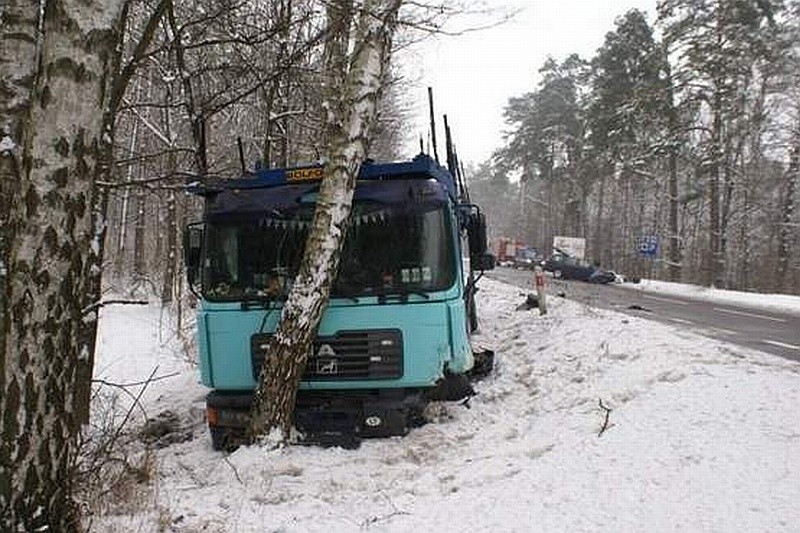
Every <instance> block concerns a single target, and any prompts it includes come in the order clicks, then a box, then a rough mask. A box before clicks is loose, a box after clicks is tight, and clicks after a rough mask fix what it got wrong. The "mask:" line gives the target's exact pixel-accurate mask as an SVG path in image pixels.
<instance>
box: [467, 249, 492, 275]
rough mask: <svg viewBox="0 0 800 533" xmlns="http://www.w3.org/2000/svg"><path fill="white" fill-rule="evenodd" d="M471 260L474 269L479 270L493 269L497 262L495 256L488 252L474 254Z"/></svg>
mask: <svg viewBox="0 0 800 533" xmlns="http://www.w3.org/2000/svg"><path fill="white" fill-rule="evenodd" d="M469 261H470V265H471V266H472V270H479V271H481V272H482V271H484V270H492V269H493V268H494V264H495V260H494V256H493V255H492V254H488V253H483V254H480V255H474V256H472V257H471V258H470V260H469Z"/></svg>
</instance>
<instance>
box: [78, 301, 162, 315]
mask: <svg viewBox="0 0 800 533" xmlns="http://www.w3.org/2000/svg"><path fill="white" fill-rule="evenodd" d="M149 303H150V302H148V301H147V300H102V301H100V302H95V303H93V304H91V305H87V306H86V307H84V308H83V309H82V310H81V316H86V315H88V314H89V313H91V312H92V311H96V310H98V309H100V308H101V307H105V306H107V305H147V304H149Z"/></svg>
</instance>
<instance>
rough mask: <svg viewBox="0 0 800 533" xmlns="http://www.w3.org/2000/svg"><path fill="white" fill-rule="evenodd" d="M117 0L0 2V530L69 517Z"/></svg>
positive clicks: (53, 524) (49, 526) (54, 525)
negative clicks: (0, 125) (0, 128)
mask: <svg viewBox="0 0 800 533" xmlns="http://www.w3.org/2000/svg"><path fill="white" fill-rule="evenodd" d="M121 4H122V2H121V0H44V1H42V2H39V1H38V0H36V1H30V0H12V1H11V2H10V3H6V4H5V5H4V7H2V8H0V16H1V17H2V26H0V121H2V123H4V124H5V126H4V135H3V139H2V141H0V180H2V181H0V199H2V201H4V202H5V203H6V205H4V206H3V207H4V209H3V210H0V213H2V216H3V219H4V220H3V221H2V222H3V225H2V226H3V235H2V237H3V244H2V250H0V253H2V256H1V257H0V260H1V262H2V265H0V271H3V272H5V275H4V276H3V279H2V281H3V287H2V294H0V299H2V301H3V303H2V305H0V313H1V314H0V413H2V418H0V530H1V531H44V530H48V531H76V530H80V522H79V514H78V511H77V508H76V506H75V505H74V503H73V500H72V492H73V480H72V473H71V468H72V465H73V459H74V454H75V447H76V442H77V435H78V432H79V430H80V425H81V421H82V420H84V419H85V417H86V413H88V405H87V401H88V395H87V394H85V391H87V390H88V389H89V382H88V381H89V379H90V373H87V371H86V369H87V368H88V364H89V362H90V361H91V356H92V352H93V349H94V337H95V332H96V317H97V306H96V305H95V303H94V302H93V298H92V296H93V294H92V293H93V290H94V288H95V285H96V282H97V280H98V279H99V273H98V272H96V269H97V264H98V255H99V253H100V252H99V250H100V246H99V242H98V241H97V239H96V235H97V233H98V231H99V230H100V228H98V227H96V219H95V214H96V213H95V211H94V209H93V208H94V207H95V205H96V204H95V202H96V200H97V197H98V196H97V194H96V189H95V184H94V180H95V175H96V172H98V168H99V166H100V161H101V158H102V157H103V151H104V150H105V149H106V148H107V147H108V139H110V132H108V131H103V124H104V112H105V111H106V110H107V109H108V101H109V98H108V90H107V89H108V86H109V85H108V83H109V79H110V76H111V75H112V72H111V71H112V63H113V58H114V51H115V47H114V45H115V43H116V32H117V26H116V23H117V21H118V18H119V14H120V12H121ZM39 17H42V18H41V20H40V18H39ZM76 95H80V97H76ZM6 207H7V209H5V208H6Z"/></svg>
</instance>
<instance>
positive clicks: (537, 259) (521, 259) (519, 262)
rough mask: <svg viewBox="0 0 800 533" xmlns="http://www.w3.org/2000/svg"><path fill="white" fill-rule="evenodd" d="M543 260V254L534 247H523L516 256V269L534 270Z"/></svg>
mask: <svg viewBox="0 0 800 533" xmlns="http://www.w3.org/2000/svg"><path fill="white" fill-rule="evenodd" d="M542 259H543V256H542V253H541V252H540V251H539V250H537V249H536V248H533V247H532V246H523V247H520V248H518V249H517V253H516V255H515V256H514V262H513V265H514V268H524V269H528V270H533V268H534V267H535V266H536V265H538V264H540V263H541V261H542Z"/></svg>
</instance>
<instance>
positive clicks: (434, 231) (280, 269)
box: [203, 202, 456, 301]
mask: <svg viewBox="0 0 800 533" xmlns="http://www.w3.org/2000/svg"><path fill="white" fill-rule="evenodd" d="M312 216H313V206H308V205H305V206H304V205H301V206H299V207H297V208H296V209H293V210H292V212H290V213H287V212H270V213H260V214H258V215H253V214H250V215H248V216H247V217H246V218H244V219H243V218H241V217H239V218H237V219H231V220H225V219H224V218H220V219H218V220H216V221H211V222H209V224H208V226H207V235H208V237H207V241H206V248H205V250H206V251H205V260H204V269H203V270H204V272H203V294H204V296H205V297H206V298H208V299H209V300H218V301H219V300H243V299H250V298H252V299H260V298H264V299H272V298H278V299H279V298H284V297H286V296H287V295H288V292H289V290H290V288H291V283H292V280H293V279H294V277H295V275H296V274H297V271H298V269H299V265H300V260H301V258H302V254H303V248H304V246H305V241H306V238H307V236H308V232H309V229H310V225H311V218H312ZM350 220H351V222H350V224H349V226H348V229H347V232H346V235H345V244H344V251H343V255H342V258H341V262H340V266H339V276H338V278H337V279H336V281H335V282H334V285H333V288H332V296H333V297H337V296H338V297H353V298H355V297H360V296H370V295H389V294H410V293H426V292H430V291H436V290H443V289H447V288H449V287H450V286H452V284H453V283H454V281H455V279H456V273H455V265H456V261H455V247H454V242H453V233H452V229H451V224H450V222H449V220H450V219H449V216H448V212H447V210H446V208H445V206H444V204H441V203H430V204H428V205H424V204H419V203H415V204H381V203H377V202H363V203H356V204H354V205H353V212H352V215H351V219H350Z"/></svg>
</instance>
